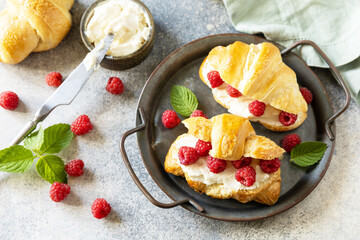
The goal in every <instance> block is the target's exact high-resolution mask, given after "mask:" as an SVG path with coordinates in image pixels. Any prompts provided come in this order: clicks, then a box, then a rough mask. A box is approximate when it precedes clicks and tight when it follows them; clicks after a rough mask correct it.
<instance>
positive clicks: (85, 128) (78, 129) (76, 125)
mask: <svg viewBox="0 0 360 240" xmlns="http://www.w3.org/2000/svg"><path fill="white" fill-rule="evenodd" d="M92 129H93V126H92V125H91V122H90V118H89V117H88V116H87V115H81V116H79V117H78V118H77V119H76V120H75V121H74V122H73V123H72V124H71V131H73V133H75V134H76V135H83V134H86V133H88V132H90V131H91V130H92Z"/></svg>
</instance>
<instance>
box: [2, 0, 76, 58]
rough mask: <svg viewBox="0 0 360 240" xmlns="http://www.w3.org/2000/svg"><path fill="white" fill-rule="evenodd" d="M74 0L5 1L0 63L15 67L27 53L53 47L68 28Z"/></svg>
mask: <svg viewBox="0 0 360 240" xmlns="http://www.w3.org/2000/svg"><path fill="white" fill-rule="evenodd" d="M73 3H74V0H7V4H8V7H7V8H6V9H4V10H3V11H2V12H1V13H0V62H3V63H8V64H16V63H19V62H21V61H23V60H24V59H25V58H26V57H27V56H28V55H29V54H30V53H31V52H42V51H46V50H49V49H52V48H55V47H56V46H57V45H58V44H59V43H60V42H61V40H62V39H63V38H64V37H65V36H66V34H67V33H68V32H69V29H70V27H71V15H70V12H69V10H70V9H71V7H72V5H73Z"/></svg>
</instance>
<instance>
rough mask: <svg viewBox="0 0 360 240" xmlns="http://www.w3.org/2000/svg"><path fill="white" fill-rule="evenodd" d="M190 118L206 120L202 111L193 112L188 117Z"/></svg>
mask: <svg viewBox="0 0 360 240" xmlns="http://www.w3.org/2000/svg"><path fill="white" fill-rule="evenodd" d="M190 117H204V118H208V117H207V116H206V115H205V114H204V113H203V111H201V110H195V111H193V113H192V114H191V115H190Z"/></svg>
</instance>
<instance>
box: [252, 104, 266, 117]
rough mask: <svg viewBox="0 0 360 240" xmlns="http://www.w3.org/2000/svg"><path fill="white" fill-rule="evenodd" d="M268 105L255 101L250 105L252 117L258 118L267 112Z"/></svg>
mask: <svg viewBox="0 0 360 240" xmlns="http://www.w3.org/2000/svg"><path fill="white" fill-rule="evenodd" d="M265 107H266V104H265V103H263V102H260V101H258V100H255V101H253V102H251V103H250V104H249V111H250V113H251V114H252V115H254V116H256V117H260V116H261V115H263V114H264V112H265Z"/></svg>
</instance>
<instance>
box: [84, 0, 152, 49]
mask: <svg viewBox="0 0 360 240" xmlns="http://www.w3.org/2000/svg"><path fill="white" fill-rule="evenodd" d="M150 30H151V25H150V19H149V16H148V15H147V13H146V12H145V10H144V9H143V8H142V7H140V5H139V4H137V3H135V2H133V1H131V0H108V1H104V2H103V3H102V4H100V5H99V6H97V7H95V9H94V14H93V16H92V17H91V19H90V21H89V23H88V25H87V26H86V31H85V35H86V37H87V38H88V40H89V41H90V42H92V43H94V44H95V46H96V45H97V44H98V43H99V42H100V41H101V39H103V38H105V36H106V35H108V34H109V33H114V35H115V37H114V40H113V42H112V44H111V45H110V48H109V51H108V55H112V56H125V55H129V54H131V53H133V52H135V51H136V50H138V49H140V48H141V46H142V45H143V44H144V43H145V42H146V41H147V39H148V38H149V36H150Z"/></svg>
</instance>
